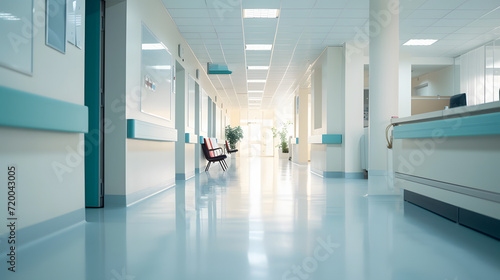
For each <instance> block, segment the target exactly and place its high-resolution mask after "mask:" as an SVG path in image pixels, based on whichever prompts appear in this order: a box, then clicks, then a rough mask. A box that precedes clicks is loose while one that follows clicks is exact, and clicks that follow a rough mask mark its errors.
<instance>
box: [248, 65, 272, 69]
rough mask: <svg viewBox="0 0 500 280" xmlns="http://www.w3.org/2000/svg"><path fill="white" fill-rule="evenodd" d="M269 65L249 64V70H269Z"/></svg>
mask: <svg viewBox="0 0 500 280" xmlns="http://www.w3.org/2000/svg"><path fill="white" fill-rule="evenodd" d="M268 69H269V66H248V70H268Z"/></svg>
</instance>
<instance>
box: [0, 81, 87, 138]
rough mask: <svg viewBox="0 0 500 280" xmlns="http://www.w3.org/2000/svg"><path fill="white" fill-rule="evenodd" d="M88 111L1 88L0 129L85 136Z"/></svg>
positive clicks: (78, 106)
mask: <svg viewBox="0 0 500 280" xmlns="http://www.w3.org/2000/svg"><path fill="white" fill-rule="evenodd" d="M88 114H89V113H88V108H87V107H86V106H83V105H78V104H74V103H70V102H65V101H61V100H57V99H53V98H49V97H45V96H40V95H36V94H32V93H27V92H24V91H19V90H15V89H11V88H6V87H2V86H0V126H10V127H20V128H28V129H41V130H51V131H62V132H73V133H87V132H88Z"/></svg>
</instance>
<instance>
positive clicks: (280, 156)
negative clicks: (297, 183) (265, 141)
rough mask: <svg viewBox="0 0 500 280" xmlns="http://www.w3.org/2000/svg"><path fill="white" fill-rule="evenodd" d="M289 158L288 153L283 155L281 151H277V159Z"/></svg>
mask: <svg viewBox="0 0 500 280" xmlns="http://www.w3.org/2000/svg"><path fill="white" fill-rule="evenodd" d="M289 156H290V153H283V152H282V151H281V150H279V158H285V159H288V157H289Z"/></svg>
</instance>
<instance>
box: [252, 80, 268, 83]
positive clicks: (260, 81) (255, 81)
mask: <svg viewBox="0 0 500 280" xmlns="http://www.w3.org/2000/svg"><path fill="white" fill-rule="evenodd" d="M265 82H266V80H248V83H265Z"/></svg>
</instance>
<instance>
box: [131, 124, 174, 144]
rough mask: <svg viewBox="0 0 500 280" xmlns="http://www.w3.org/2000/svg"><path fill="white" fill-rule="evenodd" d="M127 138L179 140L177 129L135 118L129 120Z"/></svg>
mask: <svg viewBox="0 0 500 280" xmlns="http://www.w3.org/2000/svg"><path fill="white" fill-rule="evenodd" d="M127 138H129V139H138V140H150V141H166V142H176V141H177V130H176V129H174V128H170V127H166V126H161V125H157V124H153V123H148V122H144V121H139V120H135V119H128V120H127Z"/></svg>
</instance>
